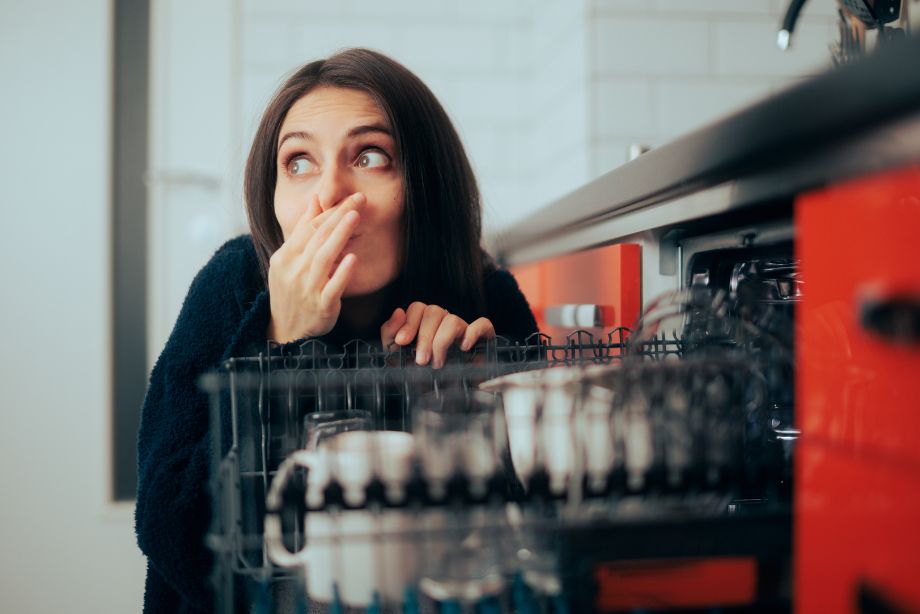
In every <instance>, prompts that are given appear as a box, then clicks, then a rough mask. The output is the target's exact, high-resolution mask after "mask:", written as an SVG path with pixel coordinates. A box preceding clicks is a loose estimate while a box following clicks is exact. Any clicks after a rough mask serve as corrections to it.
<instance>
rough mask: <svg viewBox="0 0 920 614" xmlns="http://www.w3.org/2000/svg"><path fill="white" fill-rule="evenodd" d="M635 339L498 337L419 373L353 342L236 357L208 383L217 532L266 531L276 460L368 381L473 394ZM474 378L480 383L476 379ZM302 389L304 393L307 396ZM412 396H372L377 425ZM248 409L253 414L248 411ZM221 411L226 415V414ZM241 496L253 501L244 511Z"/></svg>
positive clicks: (603, 359)
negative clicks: (424, 382)
mask: <svg viewBox="0 0 920 614" xmlns="http://www.w3.org/2000/svg"><path fill="white" fill-rule="evenodd" d="M629 333H630V331H629V330H627V329H615V330H613V331H610V332H609V333H606V335H604V336H601V337H600V338H598V337H595V336H594V335H592V334H591V333H590V332H589V331H584V330H579V331H574V332H572V333H571V334H569V335H567V337H566V339H565V343H563V344H558V345H557V344H553V342H552V339H550V338H549V337H548V336H546V335H534V336H533V337H531V338H530V339H529V340H528V342H527V343H519V342H518V343H515V342H510V341H508V340H505V339H502V338H498V339H495V340H491V341H488V342H485V343H482V344H480V345H479V346H477V348H475V349H474V350H473V351H472V352H470V353H467V354H460V353H459V352H458V353H455V354H454V355H453V356H452V357H451V358H450V359H449V360H448V367H447V368H445V369H442V370H433V369H430V368H416V367H413V366H412V365H413V364H414V360H413V352H412V351H411V350H407V349H401V350H399V351H397V352H384V351H381V350H380V349H378V348H375V347H373V346H372V345H370V344H366V343H362V342H351V343H350V344H347V345H346V346H345V348H344V351H334V350H331V349H330V348H328V346H325V345H324V344H321V343H320V342H317V341H308V342H306V343H305V344H303V345H302V346H300V348H297V349H296V351H295V352H291V351H290V348H286V349H287V351H284V348H279V347H277V346H276V347H269V348H268V351H267V352H266V353H264V354H261V355H259V356H255V357H244V358H234V359H231V360H229V361H227V362H226V363H225V364H224V365H223V368H222V369H221V370H220V371H219V372H217V373H212V374H210V375H208V376H206V378H204V380H203V382H202V383H203V384H204V387H205V388H206V389H208V390H209V391H210V392H211V393H212V394H211V399H212V402H213V403H212V410H213V411H212V417H213V420H214V422H213V427H214V428H213V433H214V442H213V443H214V446H213V447H214V451H215V456H214V461H215V472H214V475H215V476H217V480H216V482H217V483H218V484H217V490H220V489H221V484H223V485H224V486H227V488H224V494H225V495H229V499H227V498H226V497H223V500H224V502H225V503H229V504H230V505H229V507H227V506H223V507H222V508H221V509H218V510H215V526H217V527H219V526H220V525H221V524H222V523H224V522H226V521H228V520H229V521H230V524H231V525H233V526H232V527H230V529H231V530H232V531H235V532H242V533H246V534H254V535H258V534H260V533H261V529H262V526H261V521H262V516H263V515H264V505H263V504H264V495H265V492H266V491H267V487H268V485H269V483H270V481H271V478H272V476H273V474H274V471H275V469H276V468H277V466H278V464H279V463H280V462H281V461H282V460H283V459H284V458H285V457H286V456H287V455H288V454H289V453H290V452H292V451H293V450H295V449H298V448H299V447H301V446H300V438H301V434H300V427H301V420H302V418H303V416H304V415H305V414H306V413H310V412H312V411H319V410H321V409H324V408H330V407H354V406H355V404H356V399H354V398H352V399H348V398H344V397H343V396H342V395H341V394H340V393H337V392H336V391H341V390H342V389H343V388H344V389H345V390H351V389H356V388H360V387H361V386H362V382H370V383H371V384H373V383H374V382H375V381H377V382H380V381H382V382H383V383H384V384H386V382H387V378H388V376H390V375H391V374H394V373H395V374H403V375H404V374H405V373H406V372H407V371H406V370H407V369H410V370H411V372H412V373H414V374H415V375H414V378H415V379H414V382H415V383H418V381H419V377H420V376H421V377H427V378H428V384H429V386H428V388H429V391H431V390H436V389H437V387H438V386H439V385H440V384H441V383H443V380H445V379H451V378H453V379H454V380H456V379H457V374H458V373H459V374H460V379H461V380H463V378H466V381H452V382H448V383H447V385H448V386H457V385H459V386H461V387H466V388H471V387H475V386H476V385H477V384H478V383H481V382H482V381H483V380H485V379H488V378H492V377H495V376H498V375H505V374H508V373H513V372H516V371H524V370H530V369H536V368H543V367H551V366H578V365H582V366H584V365H597V364H600V365H603V364H610V363H613V362H618V361H622V360H623V359H624V358H625V357H626V356H627V349H628V339H629ZM682 351H683V349H682V342H681V339H680V338H679V337H678V336H676V335H674V336H672V337H665V336H664V335H662V336H661V337H660V338H655V339H653V340H652V342H651V343H649V342H648V339H646V343H644V344H643V347H642V348H641V352H637V353H635V354H633V358H638V359H640V360H648V361H652V362H657V361H661V360H668V359H671V358H677V357H679V356H680V355H681V353H682ZM394 367H395V369H394ZM473 375H475V381H473V380H471V379H470V377H471V376H473ZM403 383H404V382H403ZM324 386H328V387H329V388H330V389H331V390H332V393H331V396H326V394H325V393H324V390H323V389H324ZM384 388H386V386H384ZM375 389H378V390H379V387H375ZM304 391H306V392H307V394H306V395H302V394H301V393H302V392H304ZM247 395H249V396H247ZM337 395H338V396H337ZM416 396H417V395H416ZM414 398H415V397H414V396H413V394H412V390H411V389H409V388H406V387H402V388H400V387H398V386H397V387H395V388H394V387H390V389H389V393H388V394H385V395H383V396H382V397H381V396H379V395H378V396H375V397H374V398H373V399H372V402H371V404H372V405H375V407H376V409H377V410H378V411H377V412H375V415H376V416H377V417H378V418H380V419H381V421H380V422H379V423H378V424H377V425H375V426H377V428H390V429H397V430H409V423H408V418H409V417H408V407H409V406H410V405H411V403H412V402H413V400H414ZM365 400H366V397H365ZM243 405H246V406H248V407H250V408H256V411H249V412H242V411H241V409H242V406H243ZM388 405H390V406H395V407H396V410H395V412H391V414H392V415H390V416H385V415H382V414H381V412H380V410H382V409H387V406H388ZM222 406H223V407H224V408H225V409H226V408H229V412H225V411H222V409H221V408H222ZM227 413H229V418H230V427H229V428H226V417H227ZM244 413H245V414H246V415H243V414H244ZM234 493H235V494H234ZM216 498H217V499H222V497H220V496H217V497H216ZM243 500H248V501H249V503H251V504H252V505H249V506H243V505H241V504H240V502H241V501H243ZM244 507H248V508H249V509H248V511H247V510H246V509H243V508H244ZM221 532H222V531H221V530H218V531H216V533H218V534H220V533H221ZM224 545H225V546H226V544H224ZM237 546H239V544H237ZM243 558H245V557H243ZM260 558H261V557H260ZM258 566H259V565H257V567H258ZM244 567H246V566H244ZM239 571H245V569H239Z"/></svg>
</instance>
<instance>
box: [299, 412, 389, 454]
mask: <svg viewBox="0 0 920 614" xmlns="http://www.w3.org/2000/svg"><path fill="white" fill-rule="evenodd" d="M373 428H374V421H373V418H372V416H371V413H370V412H369V411H363V410H360V409H344V410H340V411H320V412H313V413H310V414H307V415H306V416H304V418H303V438H302V441H301V448H302V449H304V450H316V449H317V448H319V446H320V444H321V443H322V442H323V441H324V440H326V439H329V438H330V437H332V436H334V435H338V434H339V433H347V432H350V431H369V430H371V429H373Z"/></svg>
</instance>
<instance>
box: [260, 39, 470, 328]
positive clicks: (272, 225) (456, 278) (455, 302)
mask: <svg viewBox="0 0 920 614" xmlns="http://www.w3.org/2000/svg"><path fill="white" fill-rule="evenodd" d="M320 86H329V87H343V88H350V89H355V90H360V91H363V92H365V93H367V94H368V95H370V96H371V97H372V98H373V99H374V101H375V102H376V103H377V105H378V106H379V108H380V110H381V111H382V112H383V113H384V114H385V115H386V117H387V119H388V121H389V123H390V127H391V129H392V130H393V133H394V140H395V145H396V149H397V157H398V164H399V169H400V170H401V172H402V175H403V185H404V192H403V194H404V199H405V201H404V212H405V213H404V215H405V219H404V236H403V241H402V245H403V250H402V251H403V253H402V254H401V262H402V272H401V275H400V278H399V279H400V281H399V283H400V285H401V291H400V294H401V295H402V298H403V299H404V300H406V301H408V300H419V301H422V302H424V303H429V304H436V305H440V306H442V307H444V308H445V309H447V310H448V311H450V312H452V313H456V314H457V315H459V316H461V317H463V318H465V319H467V321H470V320H471V319H473V318H475V317H478V316H480V315H483V313H482V311H483V308H484V297H483V266H484V262H483V254H482V252H481V249H480V239H481V205H480V197H479V188H478V187H477V185H476V178H475V176H474V174H473V170H472V167H471V166H470V163H469V160H468V159H467V156H466V152H465V151H464V149H463V144H462V142H461V141H460V137H459V136H458V134H457V131H456V130H455V129H454V126H453V124H452V123H451V121H450V119H449V118H448V116H447V113H446V112H445V111H444V108H443V107H442V106H441V104H440V103H439V102H438V100H437V98H435V96H434V94H433V93H432V92H431V90H430V89H428V87H427V86H426V85H425V84H424V83H422V81H421V80H420V79H419V78H418V77H416V76H415V75H414V74H413V73H412V72H411V71H409V70H408V69H407V68H406V67H404V66H403V65H401V64H399V63H398V62H396V61H395V60H392V59H391V58H388V57H387V56H385V55H383V54H381V53H377V52H375V51H370V50H367V49H347V50H345V51H341V52H339V53H336V54H335V55H333V56H331V57H329V58H327V59H325V60H317V61H315V62H310V63H309V64H306V65H304V66H303V67H301V68H300V69H298V70H297V71H296V72H295V73H294V74H293V75H292V76H291V77H290V78H289V79H288V80H287V81H286V82H285V83H284V84H283V85H282V86H281V87H280V88H279V89H278V91H277V92H276V93H275V95H274V97H273V98H272V100H271V102H270V103H269V105H268V108H267V109H266V110H265V113H264V115H263V116H262V121H261V122H260V123H259V128H258V130H257V131H256V135H255V138H254V139H253V143H252V149H251V150H250V152H249V159H248V160H247V162H246V176H245V186H244V189H245V197H246V208H247V213H248V216H249V227H250V231H251V232H252V239H253V243H254V245H255V248H256V253H257V254H258V257H259V263H260V265H261V269H262V276H263V279H267V275H268V261H269V258H270V257H271V255H272V254H273V253H274V252H275V250H277V249H278V248H279V247H281V244H282V243H283V241H284V239H283V235H282V233H281V227H280V225H279V224H278V220H277V219H276V218H275V213H274V192H275V181H276V179H277V171H278V169H277V162H276V156H275V154H276V147H277V142H278V135H279V132H280V130H281V124H282V123H283V122H284V118H285V116H286V115H287V112H288V110H289V109H290V108H291V106H293V104H294V103H295V102H296V101H297V100H299V99H300V98H302V97H303V96H305V95H307V94H308V93H309V92H310V91H311V90H313V89H314V88H316V87H320ZM403 306H405V305H403Z"/></svg>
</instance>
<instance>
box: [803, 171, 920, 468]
mask: <svg viewBox="0 0 920 614" xmlns="http://www.w3.org/2000/svg"><path fill="white" fill-rule="evenodd" d="M796 228H797V248H796V249H797V252H798V255H799V257H800V258H801V261H802V268H801V270H802V277H803V279H804V283H805V292H804V294H805V296H804V300H803V303H802V305H801V307H802V309H801V310H800V311H799V313H798V315H797V318H798V323H799V329H798V333H797V334H798V340H797V341H798V343H797V347H798V352H799V369H800V371H799V373H800V378H799V380H800V381H799V383H800V384H801V387H802V390H804V391H805V394H803V395H801V396H800V397H799V403H798V410H797V411H798V418H799V424H800V426H801V428H802V431H803V433H805V434H807V436H808V437H810V438H821V439H823V440H827V441H829V442H834V443H836V444H840V445H845V446H848V447H851V448H853V449H854V450H863V449H867V450H871V451H872V453H877V454H888V455H891V456H892V457H894V458H898V459H903V460H909V461H911V462H914V463H917V466H920V444H918V438H920V386H918V385H917V384H918V378H920V344H913V345H898V344H894V343H891V342H889V341H886V340H884V339H882V338H879V337H878V336H875V335H873V334H871V333H869V332H867V331H866V330H864V328H863V327H862V326H861V325H860V312H861V307H862V306H864V305H865V304H866V302H867V301H871V300H873V299H877V298H879V297H885V296H889V295H899V296H907V297H911V296H912V297H914V299H916V300H920V167H913V168H910V169H907V170H904V171H900V172H898V173H893V174H887V175H884V176H879V177H873V178H871V179H868V180H863V181H860V182H854V183H849V184H843V185H840V186H838V187H834V188H832V189H829V190H826V191H822V192H820V193H814V194H810V195H807V196H805V197H803V198H801V200H800V201H799V202H798V203H797V207H796Z"/></svg>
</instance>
